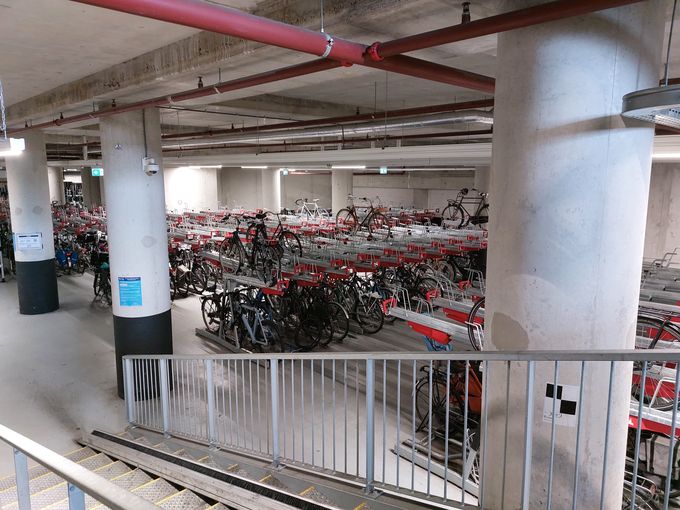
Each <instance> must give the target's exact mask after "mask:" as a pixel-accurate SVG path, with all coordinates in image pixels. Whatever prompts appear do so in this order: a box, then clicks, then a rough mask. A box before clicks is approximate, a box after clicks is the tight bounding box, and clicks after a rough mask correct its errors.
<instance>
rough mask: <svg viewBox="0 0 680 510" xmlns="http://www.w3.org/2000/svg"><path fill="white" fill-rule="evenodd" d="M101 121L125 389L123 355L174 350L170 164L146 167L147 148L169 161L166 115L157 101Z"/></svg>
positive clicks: (115, 317)
mask: <svg viewBox="0 0 680 510" xmlns="http://www.w3.org/2000/svg"><path fill="white" fill-rule="evenodd" d="M99 126H100V130H101V140H102V157H103V162H104V168H105V169H106V170H105V171H106V181H105V183H106V205H107V216H108V236H109V258H110V263H111V286H112V298H113V327H114V337H115V344H116V368H117V372H118V394H119V395H120V396H122V395H123V379H122V369H121V358H122V356H124V355H126V354H171V353H172V321H171V316H170V283H169V276H168V239H167V233H166V222H165V191H164V186H163V171H162V169H161V170H160V171H159V172H158V173H157V174H155V175H147V174H146V173H145V172H144V171H143V169H142V158H143V157H144V156H145V155H148V156H149V157H154V158H155V159H156V162H158V163H160V162H161V161H162V157H161V131H160V116H159V113H158V110H156V109H148V110H143V111H136V112H128V113H123V114H120V115H116V116H113V117H107V118H103V119H101V121H100V124H99ZM145 142H146V143H145ZM145 146H146V150H145Z"/></svg>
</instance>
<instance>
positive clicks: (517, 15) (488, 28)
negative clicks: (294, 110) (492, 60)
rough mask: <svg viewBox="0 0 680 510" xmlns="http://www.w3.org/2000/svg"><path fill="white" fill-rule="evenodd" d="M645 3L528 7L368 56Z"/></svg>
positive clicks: (618, 0) (567, 1)
mask: <svg viewBox="0 0 680 510" xmlns="http://www.w3.org/2000/svg"><path fill="white" fill-rule="evenodd" d="M641 1H642V0H557V1H555V2H550V3H547V4H541V5H536V6H534V7H527V8H526V9H519V10H516V11H511V12H506V13H504V14H498V15H497V16H489V17H487V18H483V19H479V20H476V21H470V22H468V23H464V24H460V25H454V26H452V27H446V28H441V29H439V30H432V31H430V32H424V33H422V34H417V35H412V36H409V37H403V38H401V39H395V40H393V41H389V42H385V43H375V44H373V45H372V46H371V49H370V51H369V52H368V54H369V56H371V58H373V59H374V60H378V61H379V60H381V59H384V58H387V57H390V56H393V55H400V54H402V53H408V52H409V51H415V50H423V49H425V48H432V47H433V46H441V45H442V44H449V43H453V42H457V41H463V40H466V39H474V38H475V37H482V36H484V35H491V34H497V33H499V32H507V31H508V30H514V29H516V28H523V27H528V26H531V25H537V24H539V23H547V22H549V21H556V20H559V19H563V18H569V17H571V16H581V15H584V14H589V13H592V12H596V11H601V10H604V9H611V8H613V7H621V6H623V5H629V4H634V3H638V2H641Z"/></svg>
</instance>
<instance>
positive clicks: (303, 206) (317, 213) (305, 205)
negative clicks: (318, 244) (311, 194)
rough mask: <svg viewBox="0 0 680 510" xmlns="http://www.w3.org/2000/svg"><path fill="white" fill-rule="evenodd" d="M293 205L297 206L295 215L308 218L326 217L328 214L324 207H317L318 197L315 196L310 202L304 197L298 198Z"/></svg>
mask: <svg viewBox="0 0 680 510" xmlns="http://www.w3.org/2000/svg"><path fill="white" fill-rule="evenodd" d="M295 205H297V206H298V208H297V210H296V211H295V215H296V216H301V217H302V216H304V217H306V218H307V219H308V220H317V219H327V218H328V217H329V216H330V215H329V214H328V211H327V210H326V209H322V208H321V207H319V199H318V198H315V199H314V200H313V201H312V202H307V199H306V198H298V199H297V200H296V201H295Z"/></svg>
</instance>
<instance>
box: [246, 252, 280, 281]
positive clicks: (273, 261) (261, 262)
mask: <svg viewBox="0 0 680 510" xmlns="http://www.w3.org/2000/svg"><path fill="white" fill-rule="evenodd" d="M253 249H254V250H255V253H254V254H253V266H254V269H255V274H256V275H257V277H258V278H259V279H260V280H262V281H263V282H264V283H265V285H267V286H268V287H271V286H273V285H275V284H276V282H277V281H278V278H279V275H280V274H281V257H280V254H279V252H278V251H277V250H276V249H274V248H272V247H270V246H261V247H258V248H256V247H253Z"/></svg>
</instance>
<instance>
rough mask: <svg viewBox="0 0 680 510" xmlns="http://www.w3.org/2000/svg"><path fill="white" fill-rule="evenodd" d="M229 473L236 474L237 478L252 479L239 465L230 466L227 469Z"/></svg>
mask: <svg viewBox="0 0 680 510" xmlns="http://www.w3.org/2000/svg"><path fill="white" fill-rule="evenodd" d="M226 471H227V473H231V474H234V475H236V476H240V477H241V478H251V476H250V473H248V471H246V470H245V469H243V468H241V466H239V465H238V464H234V465H233V466H229V467H228V468H227V469H226Z"/></svg>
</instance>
